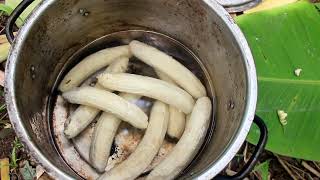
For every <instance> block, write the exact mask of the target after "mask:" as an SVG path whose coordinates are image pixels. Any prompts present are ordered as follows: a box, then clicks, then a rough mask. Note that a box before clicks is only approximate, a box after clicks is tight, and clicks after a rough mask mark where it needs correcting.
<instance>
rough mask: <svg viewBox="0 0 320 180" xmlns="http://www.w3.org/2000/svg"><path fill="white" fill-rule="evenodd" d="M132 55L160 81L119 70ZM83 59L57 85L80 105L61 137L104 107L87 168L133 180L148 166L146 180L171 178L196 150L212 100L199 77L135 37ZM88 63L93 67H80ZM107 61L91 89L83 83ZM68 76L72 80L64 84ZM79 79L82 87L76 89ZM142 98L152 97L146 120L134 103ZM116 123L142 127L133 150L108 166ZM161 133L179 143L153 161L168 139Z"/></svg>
mask: <svg viewBox="0 0 320 180" xmlns="http://www.w3.org/2000/svg"><path fill="white" fill-rule="evenodd" d="M131 51H132V52H131ZM102 52H104V53H102ZM131 54H133V55H134V56H136V57H137V58H139V59H140V60H142V61H143V62H145V63H146V64H147V65H150V66H151V67H153V68H154V70H155V72H156V75H157V76H158V77H159V79H157V78H154V77H148V76H143V75H137V74H128V73H124V72H125V71H126V70H127V67H128V63H129V58H130V56H131ZM105 56H106V57H105ZM89 57H91V58H89ZM97 58H98V59H100V60H97ZM101 59H108V61H109V62H108V63H106V61H107V60H105V61H103V60H101ZM83 61H85V62H83ZM83 61H81V62H80V63H79V64H80V65H79V64H78V65H76V66H75V67H74V68H73V69H72V70H71V71H70V72H69V73H68V74H67V76H66V77H65V78H64V80H63V81H62V83H61V85H60V86H59V89H60V90H61V91H62V92H63V94H62V96H63V97H64V98H65V99H66V100H67V101H69V102H70V103H74V104H80V106H79V107H78V108H77V109H76V110H75V111H74V113H72V114H71V116H70V117H69V118H68V119H69V121H70V122H69V123H66V127H65V135H66V136H67V137H68V138H73V137H75V136H77V135H78V134H79V133H80V132H81V131H83V130H84V129H85V127H86V126H88V125H89V124H90V123H91V122H92V121H93V120H94V118H95V117H96V116H97V115H98V113H99V111H100V110H102V111H104V112H103V113H102V114H101V115H100V117H99V118H98V120H97V123H96V124H95V129H94V132H93V136H92V139H91V145H90V152H89V162H90V163H91V166H92V167H94V168H95V169H96V170H97V171H98V172H100V173H103V172H104V173H103V175H102V176H101V177H100V178H99V179H117V180H118V179H135V178H137V177H138V176H140V175H141V174H142V173H145V172H146V170H151V173H150V174H149V175H148V176H147V179H173V178H174V177H176V176H177V175H178V174H179V173H180V171H182V170H183V168H185V167H186V166H187V165H188V163H190V161H191V160H192V159H193V158H194V156H195V154H196V153H197V152H198V150H199V148H200V145H201V144H202V142H203V139H204V137H205V135H206V131H207V127H208V124H209V122H210V116H211V112H212V104H211V101H210V99H209V98H208V97H206V90H205V88H204V86H203V85H202V83H201V82H200V80H199V79H198V78H197V77H196V76H195V75H194V74H193V73H192V72H191V71H189V70H188V69H187V68H186V67H184V66H183V65H182V64H180V63H179V62H178V61H176V60H175V59H174V58H173V57H171V56H169V55H167V54H165V53H163V52H161V51H160V50H158V49H156V48H154V47H151V46H149V45H146V44H144V43H141V42H139V41H132V42H131V43H130V44H129V46H119V47H114V48H108V49H105V50H102V51H99V52H98V53H95V54H93V55H90V56H88V57H87V58H85V59H84V60H83ZM95 61H97V62H98V63H96V62H95ZM102 62H103V63H102ZM110 63H111V64H110ZM92 64H93V66H94V67H87V68H85V65H87V66H91V65H92ZM107 65H109V66H108V67H107V69H106V70H105V71H104V72H103V73H102V74H100V75H98V76H97V80H98V81H97V83H96V84H95V85H94V87H90V86H88V84H86V83H83V81H85V80H86V79H88V78H89V76H90V75H93V74H94V73H97V71H98V70H100V69H101V68H102V67H104V66H107ZM98 66H99V67H98ZM79 72H81V73H79ZM78 76H79V77H78ZM151 76H153V75H151ZM70 77H71V78H70ZM70 79H71V81H70V82H72V83H71V84H68V83H66V82H69V81H68V80H70ZM81 83H83V85H82V87H78V86H79V85H80V84H81ZM112 91H116V92H117V93H118V92H120V93H119V94H117V93H112ZM142 96H145V97H149V98H152V99H155V101H154V104H153V106H152V108H151V112H150V118H149V119H150V121H149V122H148V116H147V115H146V113H145V112H143V111H142V109H140V108H139V107H138V106H137V105H136V104H135V103H134V102H136V101H137V100H139V99H140V98H141V97H142ZM194 98H195V99H194ZM195 100H196V101H195ZM146 112H148V110H147V111H146ZM147 114H148V113H147ZM121 121H125V122H127V123H129V124H130V125H131V126H133V127H135V128H138V129H146V128H147V129H146V130H145V133H144V135H143V138H142V140H141V141H140V142H139V144H138V145H137V146H136V147H135V149H134V151H133V152H132V153H131V154H130V155H129V156H128V157H127V158H126V159H121V161H120V162H117V163H116V164H115V166H114V167H111V169H110V167H109V169H108V168H107V164H108V160H109V161H110V155H111V154H110V151H111V147H112V143H113V141H114V138H115V137H116V136H117V130H118V128H119V126H120V123H121ZM141 132H143V131H141ZM166 133H167V134H168V135H169V136H170V137H173V138H175V141H178V142H177V144H176V145H175V146H174V147H173V148H171V151H170V152H169V154H168V155H167V153H164V154H165V156H161V158H158V160H156V161H155V159H157V158H156V156H157V154H159V150H160V149H161V147H162V145H163V144H165V142H167V140H165V134H166ZM179 138H180V140H179ZM170 141H172V139H171V140H170ZM86 147H88V146H86ZM79 148H81V147H78V149H79ZM86 152H87V151H86ZM111 157H112V156H111ZM106 168H107V169H108V170H107V171H106V172H105V169H106Z"/></svg>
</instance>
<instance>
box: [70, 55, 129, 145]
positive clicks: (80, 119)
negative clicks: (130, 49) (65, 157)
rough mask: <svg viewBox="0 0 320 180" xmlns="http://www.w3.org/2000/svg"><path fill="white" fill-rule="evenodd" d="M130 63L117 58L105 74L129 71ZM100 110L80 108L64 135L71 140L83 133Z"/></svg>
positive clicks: (74, 114)
mask: <svg viewBox="0 0 320 180" xmlns="http://www.w3.org/2000/svg"><path fill="white" fill-rule="evenodd" d="M128 63H129V58H128V57H120V58H116V59H115V60H114V62H112V63H111V64H110V65H109V66H108V68H106V70H105V72H108V73H120V72H125V71H126V70H127V67H128ZM99 112H100V110H99V109H96V108H93V107H89V106H79V107H78V108H77V109H76V111H75V112H73V113H72V114H71V116H70V117H69V118H68V121H67V122H66V127H65V130H64V133H65V135H66V137H67V138H69V139H71V138H74V137H76V136H77V135H78V134H79V133H80V132H81V131H83V130H84V129H85V128H86V127H87V126H88V125H89V124H90V123H91V122H92V121H93V120H94V118H95V117H96V116H97V115H98V113H99Z"/></svg>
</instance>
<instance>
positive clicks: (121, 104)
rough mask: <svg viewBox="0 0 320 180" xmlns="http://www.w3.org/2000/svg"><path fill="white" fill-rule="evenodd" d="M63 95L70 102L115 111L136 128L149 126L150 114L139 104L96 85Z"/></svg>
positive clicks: (75, 89)
mask: <svg viewBox="0 0 320 180" xmlns="http://www.w3.org/2000/svg"><path fill="white" fill-rule="evenodd" d="M62 96H63V98H65V99H66V100H67V101H69V102H70V103H73V104H81V105H86V106H91V107H94V108H97V109H101V110H103V111H105V112H110V113H113V114H115V115H116V116H117V117H119V118H121V119H122V120H123V121H126V122H128V123H130V124H131V125H133V126H134V127H136V128H139V129H145V128H147V125H148V116H147V115H146V114H145V113H144V112H143V111H142V110H141V109H140V108H139V107H138V106H136V105H135V104H132V103H130V102H128V101H127V100H125V99H123V98H122V97H120V96H118V95H116V94H114V93H111V92H108V91H105V90H102V89H98V88H94V87H80V88H74V89H72V90H70V91H67V92H64V93H63V94H62Z"/></svg>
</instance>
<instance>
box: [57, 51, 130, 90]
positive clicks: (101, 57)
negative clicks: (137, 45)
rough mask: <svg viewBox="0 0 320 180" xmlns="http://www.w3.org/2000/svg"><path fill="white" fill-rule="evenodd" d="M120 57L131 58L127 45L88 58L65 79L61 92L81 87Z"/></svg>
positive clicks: (60, 86) (60, 88)
mask: <svg viewBox="0 0 320 180" xmlns="http://www.w3.org/2000/svg"><path fill="white" fill-rule="evenodd" d="M119 57H128V58H130V57H131V53H130V50H129V47H128V46H127V45H125V46H118V47H113V48H107V49H104V50H101V51H98V52H96V53H94V54H91V55H89V56H87V57H86V58H84V59H83V60H82V61H81V62H79V63H78V64H77V65H76V66H75V67H74V68H72V69H71V70H70V71H69V72H68V74H67V75H66V76H65V77H64V78H63V80H62V82H61V83H60V85H59V90H60V91H62V92H65V91H68V90H71V89H72V88H75V87H77V86H79V85H80V84H81V83H82V82H83V81H84V80H85V79H87V78H88V77H89V76H90V75H92V74H93V73H95V72H97V71H98V70H99V69H101V68H103V67H105V66H107V65H109V64H111V63H112V62H113V61H114V60H116V59H117V58H119Z"/></svg>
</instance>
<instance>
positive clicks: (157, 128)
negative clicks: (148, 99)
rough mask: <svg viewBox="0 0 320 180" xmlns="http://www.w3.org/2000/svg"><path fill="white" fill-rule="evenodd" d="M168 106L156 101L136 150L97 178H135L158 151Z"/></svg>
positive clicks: (112, 179) (166, 120) (166, 119)
mask: <svg viewBox="0 0 320 180" xmlns="http://www.w3.org/2000/svg"><path fill="white" fill-rule="evenodd" d="M168 116H169V113H168V107H167V105H165V104H164V103H162V102H160V101H156V102H155V103H154V105H153V107H152V110H151V114H150V122H149V125H148V128H147V130H146V132H145V135H144V136H143V138H142V140H141V142H140V143H139V145H138V147H137V148H136V150H135V151H134V152H133V153H132V154H131V155H130V156H129V157H128V158H127V159H126V160H125V161H123V162H122V163H120V164H119V165H117V166H116V167H114V168H113V169H111V170H110V171H109V172H105V173H104V174H103V175H102V176H101V177H100V178H99V180H104V179H105V180H122V179H128V180H129V179H135V178H136V177H138V176H139V175H140V174H141V173H142V172H143V171H144V170H145V169H146V168H147V167H148V165H149V164H150V163H151V161H152V160H153V158H154V157H155V156H156V154H157V153H158V151H159V149H160V147H161V145H162V143H163V140H164V137H165V134H166V131H167V125H168V119H169V117H168Z"/></svg>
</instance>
